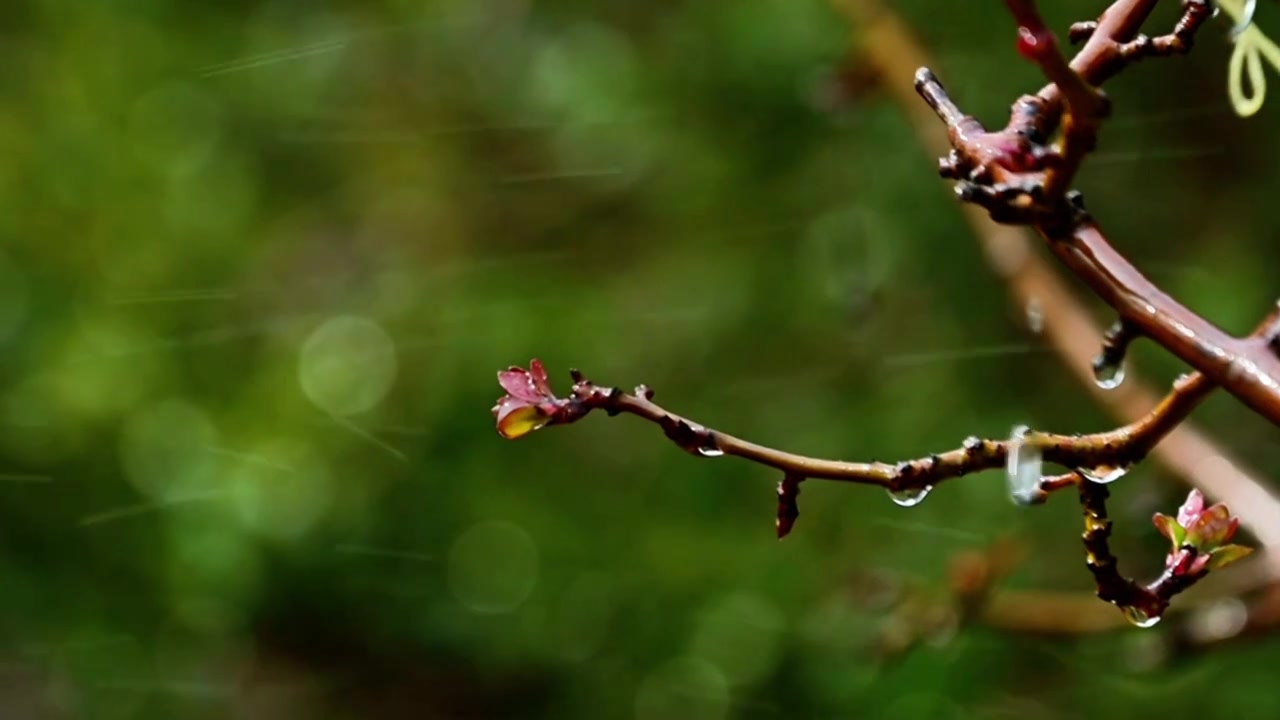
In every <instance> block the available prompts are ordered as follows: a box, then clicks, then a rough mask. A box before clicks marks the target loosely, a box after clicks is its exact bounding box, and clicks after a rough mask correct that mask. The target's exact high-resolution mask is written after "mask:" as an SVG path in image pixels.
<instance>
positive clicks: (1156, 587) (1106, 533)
mask: <svg viewBox="0 0 1280 720" xmlns="http://www.w3.org/2000/svg"><path fill="white" fill-rule="evenodd" d="M1078 485H1079V488H1080V506H1081V507H1082V508H1083V509H1084V535H1083V538H1084V547H1085V562H1086V564H1087V565H1088V566H1089V571H1090V572H1092V573H1093V577H1094V579H1095V580H1096V581H1097V582H1098V597H1099V598H1101V599H1103V600H1106V601H1107V602H1109V603H1111V604H1113V605H1116V606H1117V607H1119V608H1121V609H1122V610H1124V613H1125V617H1126V618H1128V619H1129V621H1130V622H1132V623H1134V624H1135V625H1138V626H1140V627H1147V626H1149V625H1154V624H1155V623H1156V622H1157V621H1158V620H1159V619H1160V617H1161V616H1163V615H1164V611H1165V609H1166V608H1168V607H1169V601H1170V600H1171V599H1172V598H1173V596H1174V595H1177V594H1178V593H1180V592H1182V591H1183V590H1186V589H1187V588H1189V587H1191V586H1192V585H1194V584H1195V583H1196V581H1198V580H1200V578H1202V577H1204V576H1205V575H1206V574H1207V573H1208V570H1207V569H1205V568H1198V569H1195V570H1188V568H1189V567H1194V561H1195V558H1196V555H1195V554H1194V552H1195V551H1194V550H1191V554H1190V555H1189V556H1188V557H1187V558H1186V563H1185V564H1181V563H1179V564H1171V565H1170V566H1169V567H1168V568H1166V570H1165V572H1164V573H1163V574H1162V575H1161V576H1160V577H1159V578H1157V579H1156V580H1155V581H1154V582H1152V583H1151V584H1149V585H1140V584H1138V583H1136V582H1134V581H1133V580H1130V579H1129V578H1127V577H1125V576H1124V575H1121V574H1120V568H1119V564H1118V563H1117V561H1116V558H1115V556H1114V555H1112V554H1111V546H1110V538H1111V520H1110V519H1109V518H1108V517H1107V495H1108V494H1109V493H1108V491H1107V488H1106V487H1105V486H1103V485H1099V484H1097V483H1090V482H1082V483H1079V484H1078Z"/></svg>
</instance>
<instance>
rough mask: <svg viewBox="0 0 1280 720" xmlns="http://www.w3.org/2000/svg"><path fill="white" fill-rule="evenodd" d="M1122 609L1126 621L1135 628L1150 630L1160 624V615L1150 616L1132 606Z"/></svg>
mask: <svg viewBox="0 0 1280 720" xmlns="http://www.w3.org/2000/svg"><path fill="white" fill-rule="evenodd" d="M1120 609H1121V610H1123V611H1124V619H1125V620H1128V621H1129V623H1130V624H1131V625H1134V626H1135V627H1140V628H1149V627H1152V626H1154V625H1155V624H1156V623H1158V622H1160V616H1159V615H1154V616H1153V615H1148V614H1146V613H1145V612H1143V611H1142V610H1140V609H1138V608H1136V607H1132V606H1130V607H1124V608H1120Z"/></svg>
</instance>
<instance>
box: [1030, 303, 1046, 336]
mask: <svg viewBox="0 0 1280 720" xmlns="http://www.w3.org/2000/svg"><path fill="white" fill-rule="evenodd" d="M1027 329H1028V330H1030V331H1031V332H1033V333H1035V334H1036V335H1039V334H1040V333H1042V332H1044V310H1042V309H1041V308H1040V300H1039V299H1038V298H1031V300H1030V301H1028V302H1027Z"/></svg>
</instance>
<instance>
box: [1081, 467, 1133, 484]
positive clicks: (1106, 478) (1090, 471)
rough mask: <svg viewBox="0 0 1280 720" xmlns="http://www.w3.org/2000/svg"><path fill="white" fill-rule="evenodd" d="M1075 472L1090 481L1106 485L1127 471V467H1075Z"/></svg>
mask: <svg viewBox="0 0 1280 720" xmlns="http://www.w3.org/2000/svg"><path fill="white" fill-rule="evenodd" d="M1076 472H1078V473H1080V475H1081V476H1082V477H1083V478H1084V479H1085V480H1088V481H1089V482H1091V483H1097V484H1099V485H1107V484H1110V483H1113V482H1115V481H1116V480H1119V479H1120V478H1122V477H1124V476H1125V475H1127V474H1128V473H1129V468H1128V467H1124V466H1121V467H1112V466H1110V465H1103V466H1101V467H1096V468H1076Z"/></svg>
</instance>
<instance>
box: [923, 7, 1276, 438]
mask: <svg viewBox="0 0 1280 720" xmlns="http://www.w3.org/2000/svg"><path fill="white" fill-rule="evenodd" d="M1205 3H1206V0H1187V1H1186V2H1185V3H1184V16H1183V18H1182V20H1181V21H1179V23H1178V25H1177V26H1176V27H1175V29H1174V33H1173V34H1171V35H1169V36H1165V37H1162V38H1157V39H1156V40H1152V39H1150V38H1147V37H1146V36H1137V38H1136V39H1132V40H1130V38H1131V37H1133V35H1134V33H1136V31H1137V29H1138V28H1139V27H1140V26H1141V24H1142V21H1143V20H1145V18H1146V15H1147V14H1148V13H1149V12H1150V10H1151V8H1152V7H1153V6H1154V2H1150V1H1149V2H1142V1H1141V0H1118V1H1117V2H1115V3H1114V4H1113V5H1112V6H1111V8H1109V9H1108V10H1107V12H1106V13H1104V15H1103V18H1102V20H1101V21H1099V23H1098V25H1097V27H1096V29H1094V30H1093V31H1092V34H1091V36H1090V38H1089V41H1088V43H1087V44H1086V45H1085V47H1084V49H1083V50H1081V52H1080V53H1079V55H1077V56H1076V59H1075V60H1073V61H1072V63H1071V64H1070V66H1069V67H1068V66H1066V65H1065V64H1064V60H1063V58H1062V57H1061V55H1060V54H1059V53H1058V51H1057V48H1056V45H1055V44H1054V43H1053V42H1052V37H1053V36H1052V33H1050V32H1049V31H1048V30H1047V29H1045V28H1044V26H1043V22H1042V21H1041V20H1040V18H1039V15H1038V14H1037V13H1036V12H1035V6H1034V3H1033V2H1031V0H1008V4H1009V6H1010V7H1011V8H1012V9H1013V10H1014V11H1015V15H1016V16H1017V17H1018V19H1019V21H1020V22H1022V23H1023V27H1022V28H1021V31H1022V33H1023V35H1022V36H1021V37H1020V46H1022V47H1023V48H1024V54H1027V55H1028V56H1030V57H1032V58H1033V59H1035V60H1036V62H1037V63H1038V64H1039V65H1040V66H1041V68H1043V70H1044V72H1045V74H1046V75H1047V76H1048V77H1049V79H1050V80H1051V81H1052V82H1053V84H1054V87H1056V88H1058V91H1057V92H1056V93H1055V94H1054V95H1053V96H1052V97H1051V98H1046V97H1045V96H1044V95H1043V94H1042V95H1041V96H1040V99H1041V102H1040V103H1039V107H1038V108H1037V112H1031V111H1029V110H1028V109H1027V107H1028V105H1027V104H1026V103H1025V102H1024V103H1020V104H1019V105H1017V106H1016V107H1015V110H1014V112H1013V116H1012V119H1011V121H1010V125H1009V126H1007V127H1006V128H1004V129H1003V130H999V131H995V132H987V131H986V130H985V129H984V128H983V127H982V125H981V123H979V122H978V121H977V120H976V119H974V118H972V117H971V116H968V115H966V114H964V113H963V112H961V111H960V109H959V108H958V107H957V106H956V105H955V103H953V102H952V101H951V99H950V97H949V96H948V95H947V92H946V90H945V89H944V88H943V87H942V85H941V83H940V82H939V81H938V80H937V78H936V77H935V76H934V75H933V73H932V72H930V71H929V70H927V69H926V68H921V69H920V70H919V71H917V72H916V83H915V85H916V89H917V92H919V94H920V95H921V97H923V98H924V99H925V101H926V102H927V103H928V104H929V106H930V107H931V108H933V109H934V111H935V112H936V113H937V115H938V117H939V118H941V119H942V120H943V122H944V123H945V124H946V126H947V130H948V136H949V138H950V145H951V150H950V151H949V152H948V153H947V157H946V160H944V161H943V174H944V175H945V176H946V177H951V178H959V177H962V176H963V177H965V179H961V180H960V182H959V183H958V184H957V193H958V195H959V197H960V198H961V199H962V200H964V201H967V202H972V203H976V204H978V205H980V206H982V207H983V208H985V209H986V210H987V211H988V213H989V214H990V216H991V218H992V219H993V220H996V221H997V222H1002V223H1016V224H1027V225H1031V226H1033V227H1035V229H1036V230H1037V231H1038V232H1039V233H1040V234H1041V235H1043V236H1044V237H1045V239H1047V240H1048V241H1049V244H1050V247H1051V248H1052V250H1053V252H1054V253H1055V254H1056V255H1057V256H1058V257H1059V259H1061V260H1062V261H1063V263H1064V264H1065V265H1066V266H1067V267H1068V268H1070V269H1071V270H1072V271H1073V272H1075V274H1076V275H1077V276H1079V277H1080V278H1081V279H1082V280H1084V281H1085V282H1086V283H1087V284H1088V285H1089V286H1090V288H1092V289H1093V291H1094V292H1095V293H1096V294H1097V295H1098V297H1099V298H1101V299H1102V300H1103V301H1104V302H1106V303H1107V304H1109V305H1111V307H1112V308H1114V309H1115V310H1116V311H1117V312H1118V313H1119V314H1120V317H1121V319H1123V320H1124V321H1125V322H1127V323H1128V324H1129V325H1130V326H1132V327H1133V328H1134V329H1135V330H1136V331H1138V332H1140V333H1142V334H1143V335H1146V336H1147V337H1150V338H1151V339H1153V340H1155V341H1156V342H1158V343H1159V344H1160V345H1162V346H1163V347H1165V348H1166V349H1168V350H1169V352H1171V353H1172V354H1173V355H1175V356H1176V357H1178V358H1179V359H1181V360H1182V361H1183V362H1186V363H1187V364H1188V365H1190V366H1191V367H1193V368H1195V369H1196V370H1198V371H1199V372H1201V373H1204V374H1205V375H1206V376H1208V377H1209V378H1210V379H1211V380H1212V381H1213V382H1214V383H1215V384H1217V385H1220V386H1222V387H1223V388H1224V389H1225V390H1226V391H1227V392H1229V393H1231V394H1232V395H1234V396H1235V397H1236V398H1238V399H1239V400H1240V401H1242V402H1243V403H1244V404H1245V405H1247V406H1248V407H1250V408H1251V409H1253V410H1254V411H1255V412H1257V413H1259V414H1260V415H1262V416H1263V417H1265V418H1267V419H1268V420H1270V421H1271V422H1273V423H1276V424H1280V357H1278V356H1277V354H1276V353H1275V352H1274V350H1273V349H1272V347H1271V344H1272V340H1273V339H1274V334H1273V335H1272V336H1268V337H1265V338H1249V339H1243V338H1235V337H1232V336H1230V335H1229V334H1227V333H1226V332H1224V331H1223V330H1221V329H1220V328H1218V327H1216V326H1215V325H1213V324H1212V323H1210V322H1209V321H1207V320H1205V319H1204V318H1202V317H1200V316H1199V315H1197V314H1196V313H1194V312H1192V311H1191V310H1189V309H1187V308H1186V307H1184V306H1183V305H1181V304H1180V303H1178V302H1177V301H1175V300H1174V299H1173V298H1171V297H1169V296H1168V295H1166V294H1165V293H1163V292H1162V291H1160V289H1159V288H1157V287H1156V286H1155V285H1154V284H1153V283H1152V282H1151V281H1149V280H1148V279H1147V278H1145V277H1144V276H1143V275H1142V274H1141V273H1140V272H1139V271H1138V270H1137V268H1135V267H1134V266H1133V265H1132V264H1131V263H1129V261H1128V260H1126V259H1125V258H1124V257H1123V256H1122V255H1120V253H1118V252H1117V251H1116V250H1115V249H1114V248H1113V247H1112V246H1111V244H1110V243H1109V242H1108V241H1107V239H1106V238H1105V236H1104V235H1103V234H1102V231H1101V229H1100V228H1099V226H1098V224H1097V223H1096V222H1095V221H1093V220H1092V219H1091V218H1090V217H1089V216H1088V214H1087V213H1086V212H1085V211H1084V208H1083V205H1082V204H1081V203H1079V202H1078V201H1077V202H1072V203H1063V202H1061V199H1062V198H1061V197H1059V195H1058V193H1060V192H1061V190H1062V186H1061V178H1063V177H1064V175H1063V171H1067V172H1068V173H1074V169H1075V167H1076V166H1078V164H1079V162H1080V160H1081V159H1082V157H1083V153H1084V152H1087V150H1088V149H1091V147H1092V140H1093V137H1094V135H1095V134H1096V129H1097V127H1096V125H1097V121H1098V120H1099V119H1100V117H1101V115H1100V112H1099V108H1100V107H1101V106H1100V104H1099V101H1098V99H1097V96H1096V94H1095V93H1093V91H1092V89H1091V88H1090V87H1089V86H1088V85H1087V83H1088V82H1089V81H1091V80H1092V79H1094V78H1098V79H1099V80H1101V79H1105V78H1106V77H1109V76H1110V75H1113V74H1114V72H1116V71H1117V68H1120V67H1123V66H1125V65H1127V64H1128V63H1129V62H1131V61H1133V60H1135V59H1138V58H1141V57H1144V56H1147V55H1156V54H1161V53H1163V54H1169V53H1172V52H1176V51H1185V50H1187V49H1189V48H1190V46H1191V39H1192V37H1193V35H1194V32H1195V31H1196V29H1197V28H1199V27H1200V26H1201V25H1202V24H1203V22H1204V20H1205V19H1207V17H1208V8H1207V5H1206V4H1205ZM1027 37H1033V38H1036V40H1035V41H1032V42H1027V41H1026V38H1027ZM1026 47H1031V48H1032V49H1031V50H1026ZM1032 104H1033V105H1034V103H1032ZM1058 106H1063V109H1058ZM1055 109H1058V112H1059V114H1062V113H1065V120H1064V121H1063V122H1064V141H1063V146H1062V148H1060V149H1058V150H1052V149H1049V148H1046V147H1044V146H1043V145H1042V144H1040V143H1038V141H1037V140H1036V139H1035V138H1034V136H1029V135H1028V133H1027V132H1026V129H1025V128H1023V127H1019V126H1018V123H1021V122H1024V121H1026V119H1027V118H1032V119H1037V118H1038V119H1039V120H1040V123H1041V124H1040V125H1039V127H1038V128H1037V129H1038V131H1040V132H1043V131H1045V130H1047V129H1049V128H1050V127H1051V126H1050V124H1049V121H1048V120H1047V119H1046V118H1050V117H1052V115H1053V113H1052V112H1051V111H1053V110H1055ZM1046 165H1051V166H1054V167H1057V168H1058V171H1056V172H1055V171H1053V170H1050V171H1049V172H1048V173H1047V175H1046V172H1045V171H1044V170H1043V168H1044V167H1045V166H1046ZM1055 178H1057V179H1055ZM1076 197H1077V198H1078V196H1076Z"/></svg>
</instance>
